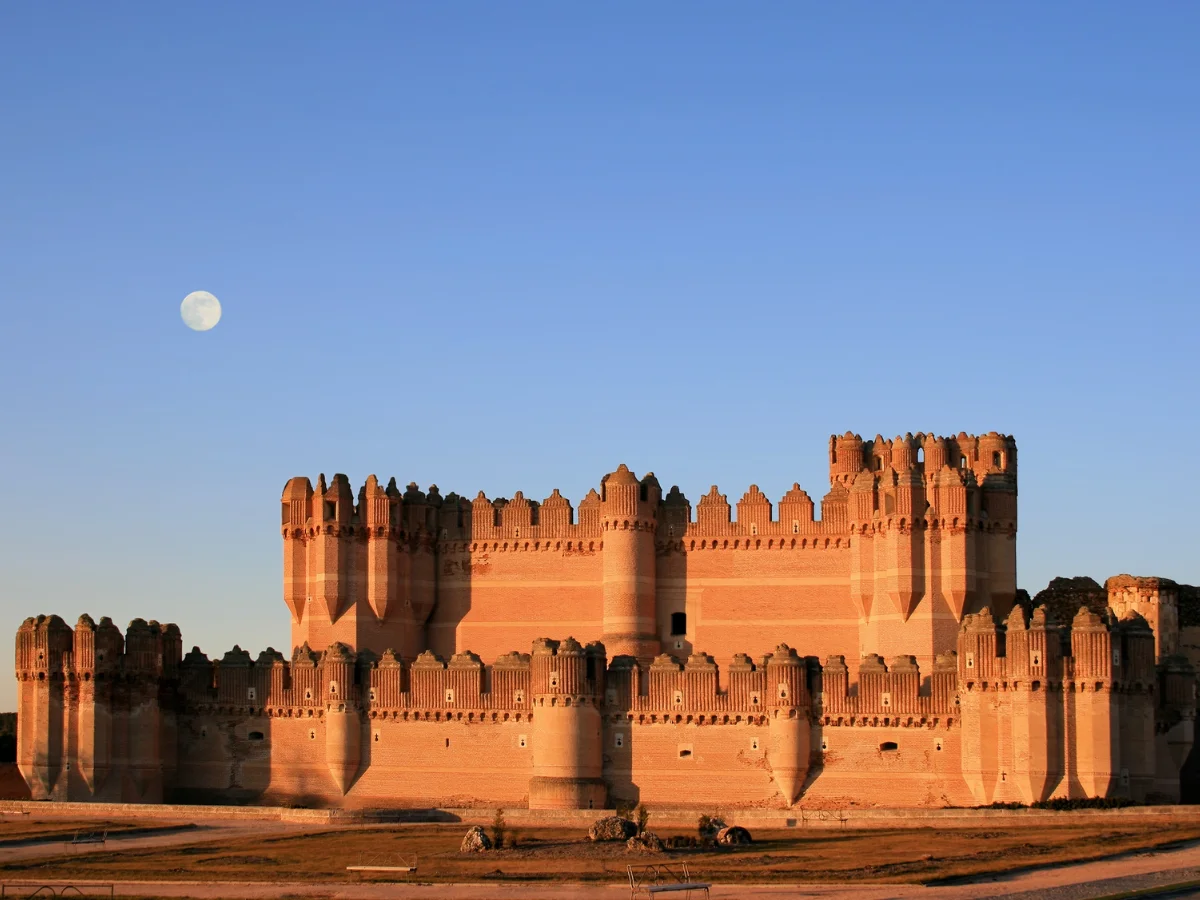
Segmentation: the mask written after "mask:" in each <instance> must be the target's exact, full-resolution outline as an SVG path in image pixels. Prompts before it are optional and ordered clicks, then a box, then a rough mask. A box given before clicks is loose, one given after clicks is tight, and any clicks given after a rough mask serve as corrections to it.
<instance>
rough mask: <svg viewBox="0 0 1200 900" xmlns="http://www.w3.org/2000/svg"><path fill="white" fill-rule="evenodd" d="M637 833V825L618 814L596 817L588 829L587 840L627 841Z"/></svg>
mask: <svg viewBox="0 0 1200 900" xmlns="http://www.w3.org/2000/svg"><path fill="white" fill-rule="evenodd" d="M636 834H637V826H636V825H634V824H633V823H632V822H630V821H629V820H628V819H622V818H621V817H620V816H606V817H604V818H603V819H597V820H596V821H595V822H593V823H592V827H591V828H589V829H588V840H589V841H627V840H629V839H630V838H631V837H633V836H634V835H636Z"/></svg>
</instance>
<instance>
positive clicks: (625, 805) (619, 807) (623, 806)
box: [613, 800, 633, 819]
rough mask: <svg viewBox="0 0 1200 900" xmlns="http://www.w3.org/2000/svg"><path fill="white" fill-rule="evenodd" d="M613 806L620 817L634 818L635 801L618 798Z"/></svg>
mask: <svg viewBox="0 0 1200 900" xmlns="http://www.w3.org/2000/svg"><path fill="white" fill-rule="evenodd" d="M613 808H614V810H615V811H616V813H617V818H618V819H632V818H633V801H631V800H617V801H616V802H615V803H614V804H613Z"/></svg>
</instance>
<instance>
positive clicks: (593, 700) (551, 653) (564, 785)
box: [529, 638, 607, 809]
mask: <svg viewBox="0 0 1200 900" xmlns="http://www.w3.org/2000/svg"><path fill="white" fill-rule="evenodd" d="M605 657H606V654H605V649H604V645H602V644H599V643H592V644H588V646H587V647H586V648H585V647H581V646H580V644H579V642H578V641H576V640H575V639H574V638H567V639H566V640H565V641H562V642H558V641H551V640H548V639H546V638H539V639H538V640H537V641H535V642H534V644H533V653H532V656H531V658H530V669H531V671H530V682H531V689H532V692H533V776H532V777H531V778H530V779H529V808H530V809H593V808H594V809H603V808H604V806H605V801H606V799H607V790H606V788H605V785H604V781H603V779H602V777H601V775H602V767H603V750H602V739H601V720H600V710H599V703H600V698H602V697H603V696H604V670H605Z"/></svg>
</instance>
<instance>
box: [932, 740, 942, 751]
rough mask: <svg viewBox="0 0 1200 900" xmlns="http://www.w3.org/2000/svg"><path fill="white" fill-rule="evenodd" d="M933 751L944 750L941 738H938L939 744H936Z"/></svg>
mask: <svg viewBox="0 0 1200 900" xmlns="http://www.w3.org/2000/svg"><path fill="white" fill-rule="evenodd" d="M933 749H934V750H941V749H942V739H941V738H938V740H937V743H935V744H934V745H933Z"/></svg>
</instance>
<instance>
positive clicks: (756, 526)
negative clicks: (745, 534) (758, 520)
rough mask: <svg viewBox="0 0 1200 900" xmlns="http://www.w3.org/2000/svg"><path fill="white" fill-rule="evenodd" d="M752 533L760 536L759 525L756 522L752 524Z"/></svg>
mask: <svg viewBox="0 0 1200 900" xmlns="http://www.w3.org/2000/svg"><path fill="white" fill-rule="evenodd" d="M750 533H751V534H758V525H756V524H755V523H754V522H751V523H750Z"/></svg>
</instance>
